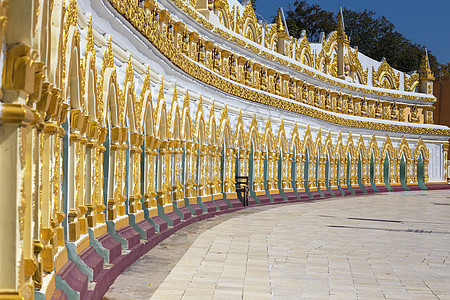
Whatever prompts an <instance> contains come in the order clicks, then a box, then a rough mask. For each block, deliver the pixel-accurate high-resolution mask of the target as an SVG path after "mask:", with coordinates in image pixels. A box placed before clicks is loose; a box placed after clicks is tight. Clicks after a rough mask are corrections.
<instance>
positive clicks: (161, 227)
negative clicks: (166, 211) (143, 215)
mask: <svg viewBox="0 0 450 300" xmlns="http://www.w3.org/2000/svg"><path fill="white" fill-rule="evenodd" d="M152 220H153V221H154V222H155V223H156V224H158V225H159V232H163V231H165V230H167V228H168V225H167V222H166V221H164V220H163V218H161V217H160V216H154V217H152Z"/></svg>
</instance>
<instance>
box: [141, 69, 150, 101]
mask: <svg viewBox="0 0 450 300" xmlns="http://www.w3.org/2000/svg"><path fill="white" fill-rule="evenodd" d="M147 91H149V92H150V95H151V82H150V69H149V67H147V73H146V74H145V78H144V83H143V84H142V89H141V94H140V95H139V97H142V101H144V100H143V99H144V96H145V93H146V92H147ZM150 98H151V97H150Z"/></svg>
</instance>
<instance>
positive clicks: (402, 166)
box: [399, 154, 410, 191]
mask: <svg viewBox="0 0 450 300" xmlns="http://www.w3.org/2000/svg"><path fill="white" fill-rule="evenodd" d="M399 171H400V184H401V186H402V188H403V190H405V191H410V188H409V187H408V185H407V184H406V161H405V156H404V155H403V154H402V157H401V159H400V170H399Z"/></svg>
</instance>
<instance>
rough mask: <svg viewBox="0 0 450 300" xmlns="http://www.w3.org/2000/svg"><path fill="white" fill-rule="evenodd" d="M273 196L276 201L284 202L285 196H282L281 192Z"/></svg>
mask: <svg viewBox="0 0 450 300" xmlns="http://www.w3.org/2000/svg"><path fill="white" fill-rule="evenodd" d="M272 198H273V201H274V202H283V201H284V199H283V196H281V195H280V194H275V195H272Z"/></svg>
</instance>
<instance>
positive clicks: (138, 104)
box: [134, 67, 152, 132]
mask: <svg viewBox="0 0 450 300" xmlns="http://www.w3.org/2000/svg"><path fill="white" fill-rule="evenodd" d="M147 91H148V92H149V96H148V97H146V94H147ZM148 99H151V82H150V70H149V68H148V67H147V73H146V74H145V79H144V83H143V84H142V88H141V93H140V94H139V97H136V98H135V107H134V109H135V113H136V128H138V129H139V131H140V132H142V131H143V129H144V120H145V116H146V114H147V113H150V114H151V113H152V112H151V111H150V112H146V108H147V102H148Z"/></svg>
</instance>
